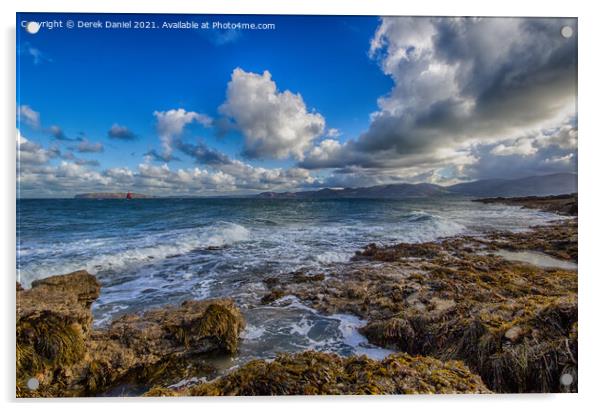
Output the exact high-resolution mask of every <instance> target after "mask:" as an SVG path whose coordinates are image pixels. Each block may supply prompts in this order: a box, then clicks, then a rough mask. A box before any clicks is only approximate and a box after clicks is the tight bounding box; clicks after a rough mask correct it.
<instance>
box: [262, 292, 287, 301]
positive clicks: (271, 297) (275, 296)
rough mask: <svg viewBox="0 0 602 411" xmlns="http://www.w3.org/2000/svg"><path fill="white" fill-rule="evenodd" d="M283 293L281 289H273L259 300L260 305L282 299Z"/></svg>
mask: <svg viewBox="0 0 602 411" xmlns="http://www.w3.org/2000/svg"><path fill="white" fill-rule="evenodd" d="M284 295H285V292H284V291H283V290H281V289H274V290H272V291H270V292H268V293H267V294H265V295H264V296H263V297H262V298H261V304H269V303H272V302H274V301H276V300H279V299H281V298H282V297H284Z"/></svg>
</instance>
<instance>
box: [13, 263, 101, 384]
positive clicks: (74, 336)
mask: <svg viewBox="0 0 602 411" xmlns="http://www.w3.org/2000/svg"><path fill="white" fill-rule="evenodd" d="M99 292H100V285H99V284H98V281H96V278H95V277H94V276H92V275H90V274H88V273H87V272H85V271H76V272H74V273H71V274H67V275H59V276H55V277H51V278H47V279H44V280H38V281H34V282H33V283H32V288H31V289H29V290H23V289H22V288H20V289H19V287H18V288H17V324H16V340H17V341H16V342H17V345H16V359H17V364H16V368H17V386H18V387H24V386H25V384H26V381H27V379H29V378H31V377H35V378H37V379H38V380H39V381H41V382H42V384H44V383H49V384H52V383H53V381H56V380H61V381H63V380H64V379H63V378H62V375H59V374H61V373H60V372H59V373H58V374H57V371H59V370H66V369H69V368H71V367H73V366H75V365H76V364H77V363H79V362H82V361H84V360H85V358H86V352H87V349H86V340H87V338H88V337H89V334H90V331H91V328H92V314H91V312H90V305H91V304H92V302H93V301H94V300H95V299H96V298H97V297H98V295H99Z"/></svg>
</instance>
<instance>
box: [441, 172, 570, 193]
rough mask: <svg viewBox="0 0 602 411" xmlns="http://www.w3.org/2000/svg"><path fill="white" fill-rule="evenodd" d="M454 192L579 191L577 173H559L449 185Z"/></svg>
mask: <svg viewBox="0 0 602 411" xmlns="http://www.w3.org/2000/svg"><path fill="white" fill-rule="evenodd" d="M447 189H448V191H449V192H450V193H453V194H460V195H465V196H471V197H523V196H550V195H559V194H570V193H575V192H577V174H572V173H559V174H549V175H545V176H533V177H525V178H519V179H514V180H504V179H494V180H480V181H473V182H471V183H461V184H456V185H453V186H451V187H447Z"/></svg>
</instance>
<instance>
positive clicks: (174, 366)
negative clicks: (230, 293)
mask: <svg viewBox="0 0 602 411" xmlns="http://www.w3.org/2000/svg"><path fill="white" fill-rule="evenodd" d="M99 292H100V285H99V284H98V282H97V280H96V279H95V277H94V276H92V275H90V274H88V273H87V272H85V271H77V272H74V273H71V274H67V275H61V276H55V277H50V278H47V279H44V280H40V281H34V282H33V283H32V288H31V289H29V290H19V289H18V291H17V348H16V350H17V395H18V396H24V397H25V396H82V395H94V394H97V393H100V392H102V391H103V390H106V389H108V388H110V387H112V386H114V385H115V384H117V383H119V382H121V381H125V380H127V381H131V380H136V379H143V380H150V379H151V377H153V378H154V377H157V375H158V374H161V373H162V372H164V371H165V370H167V369H169V371H170V372H172V373H174V372H175V373H177V372H178V370H181V371H182V372H184V371H186V370H187V369H188V368H189V366H191V365H198V366H199V367H203V363H202V361H201V362H197V360H198V358H199V356H202V355H205V354H208V353H217V352H223V353H233V352H235V351H236V349H237V345H238V337H239V333H240V332H241V331H242V330H243V328H244V320H243V318H242V315H241V314H240V312H239V310H238V309H237V308H236V307H235V306H234V304H233V303H232V301H230V300H224V299H222V300H207V301H187V302H184V303H183V304H182V305H180V306H179V307H172V306H169V307H163V308H160V309H156V310H152V311H148V312H146V313H144V314H140V315H126V316H124V317H121V318H119V319H117V320H116V321H115V322H113V323H112V324H111V325H110V326H109V327H108V328H107V329H102V330H93V329H92V314H91V312H90V306H91V304H92V302H93V301H94V300H95V299H96V298H97V297H98V294H99ZM205 366H206V365H205ZM32 377H33V378H36V379H37V380H38V381H39V383H40V386H39V388H38V389H37V390H29V389H28V388H27V381H28V380H29V379H30V378H32ZM180 377H181V376H180Z"/></svg>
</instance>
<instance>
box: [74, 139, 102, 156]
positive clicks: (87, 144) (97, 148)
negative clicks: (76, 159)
mask: <svg viewBox="0 0 602 411" xmlns="http://www.w3.org/2000/svg"><path fill="white" fill-rule="evenodd" d="M76 149H77V152H78V153H101V152H103V151H104V147H103V145H102V143H94V142H91V141H88V140H86V139H83V140H82V141H81V142H80V143H79V144H78V145H77V147H76Z"/></svg>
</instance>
